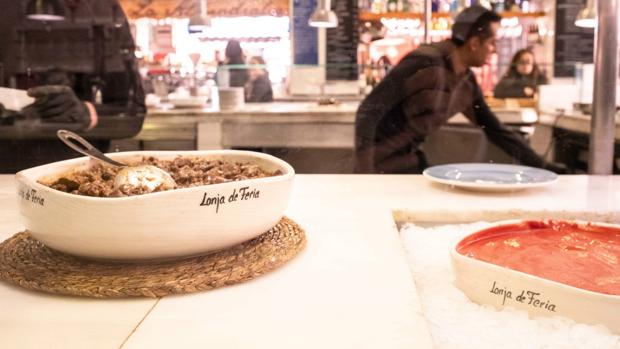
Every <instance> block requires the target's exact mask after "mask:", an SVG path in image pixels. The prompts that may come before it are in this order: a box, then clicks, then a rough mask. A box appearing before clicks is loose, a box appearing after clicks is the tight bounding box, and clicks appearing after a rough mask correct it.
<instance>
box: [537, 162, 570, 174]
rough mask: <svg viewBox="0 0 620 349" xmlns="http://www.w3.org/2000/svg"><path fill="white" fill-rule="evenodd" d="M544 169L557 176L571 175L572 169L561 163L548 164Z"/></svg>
mask: <svg viewBox="0 0 620 349" xmlns="http://www.w3.org/2000/svg"><path fill="white" fill-rule="evenodd" d="M543 168H544V169H545V170H549V171H552V172H555V173H557V174H571V171H570V169H569V168H568V167H566V165H564V164H563V163H561V162H548V163H546V164H545V166H544V167H543Z"/></svg>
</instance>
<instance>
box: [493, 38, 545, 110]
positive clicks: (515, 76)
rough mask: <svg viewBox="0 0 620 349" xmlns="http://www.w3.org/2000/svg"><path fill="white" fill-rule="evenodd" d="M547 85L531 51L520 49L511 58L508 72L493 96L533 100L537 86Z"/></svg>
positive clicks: (496, 87)
mask: <svg viewBox="0 0 620 349" xmlns="http://www.w3.org/2000/svg"><path fill="white" fill-rule="evenodd" d="M547 83H548V80H547V77H546V76H545V74H543V73H542V72H541V71H540V70H539V69H538V65H537V64H536V61H535V60H534V54H533V53H532V51H530V50H529V49H522V50H519V51H517V53H516V54H515V55H514V57H513V58H512V62H511V63H510V67H509V68H508V71H507V72H506V74H504V76H503V77H502V79H501V80H500V81H499V83H498V84H497V86H495V91H494V95H495V98H533V97H534V93H535V92H536V90H537V88H538V85H544V84H547Z"/></svg>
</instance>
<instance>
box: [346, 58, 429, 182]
mask: <svg viewBox="0 0 620 349" xmlns="http://www.w3.org/2000/svg"><path fill="white" fill-rule="evenodd" d="M431 64H432V62H431V60H430V59H428V58H424V57H414V58H405V59H403V61H401V63H399V64H398V65H397V66H395V67H394V68H393V69H392V70H391V71H390V72H389V73H388V75H387V76H386V77H385V78H384V79H383V80H382V81H381V82H380V83H379V85H377V86H376V87H375V88H374V89H373V90H372V92H371V93H370V94H369V95H368V96H367V97H366V98H365V99H364V101H362V103H361V104H360V106H359V108H358V110H357V113H356V116H355V172H356V173H376V172H377V169H376V168H375V163H374V162H375V159H376V158H377V157H382V154H377V151H378V152H379V153H381V152H383V150H382V149H383V148H385V147H386V146H387V147H392V146H393V144H391V143H393V142H397V143H398V142H399V140H400V141H402V140H403V139H404V138H406V137H404V136H406V135H404V134H400V135H397V136H396V138H398V139H392V140H388V143H390V144H389V145H377V144H375V140H376V133H377V132H376V131H377V127H378V126H379V123H380V122H381V120H382V119H383V117H385V116H386V115H387V114H388V113H389V112H390V111H391V110H392V109H394V107H395V106H396V105H398V104H399V103H402V102H403V101H404V100H405V99H406V98H407V97H408V94H409V93H413V92H416V91H414V90H416V89H413V88H408V87H407V86H406V84H407V82H408V81H415V80H418V79H417V77H418V76H417V73H418V72H420V70H421V69H423V68H425V67H428V66H429V65H431ZM423 78H424V77H421V79H423Z"/></svg>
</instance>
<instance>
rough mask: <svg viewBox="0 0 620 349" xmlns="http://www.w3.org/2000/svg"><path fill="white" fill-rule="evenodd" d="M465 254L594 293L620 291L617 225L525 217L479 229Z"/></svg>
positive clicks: (462, 251) (462, 250)
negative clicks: (525, 219)
mask: <svg viewBox="0 0 620 349" xmlns="http://www.w3.org/2000/svg"><path fill="white" fill-rule="evenodd" d="M456 249H457V251H458V252H459V253H460V254H462V255H465V256H468V257H472V258H475V259H478V260H481V261H485V262H489V263H492V264H496V265H499V266H502V267H506V268H510V269H513V270H518V271H521V272H524V273H528V274H531V275H535V276H538V277H542V278H545V279H549V280H553V281H557V282H560V283H563V284H566V285H570V286H574V287H578V288H581V289H585V290H590V291H594V292H599V293H605V294H610V295H620V264H619V263H620V228H612V227H601V226H597V225H594V224H581V225H578V224H576V223H571V222H562V221H524V222H521V223H518V224H509V225H502V226H498V227H493V228H489V229H485V230H482V231H480V232H478V233H475V234H472V235H470V236H468V237H467V238H465V239H463V240H462V241H461V242H460V243H459V244H458V245H457V247H456Z"/></svg>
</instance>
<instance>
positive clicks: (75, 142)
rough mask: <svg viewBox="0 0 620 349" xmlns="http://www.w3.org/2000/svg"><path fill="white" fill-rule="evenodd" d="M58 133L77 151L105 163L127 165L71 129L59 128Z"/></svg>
mask: <svg viewBox="0 0 620 349" xmlns="http://www.w3.org/2000/svg"><path fill="white" fill-rule="evenodd" d="M56 135H57V136H58V138H60V140H61V141H63V142H64V143H65V144H66V145H68V146H69V147H70V148H71V149H73V150H75V151H77V152H78V153H81V154H84V155H87V156H90V157H92V158H95V159H97V160H99V161H103V162H105V163H108V164H111V165H114V166H119V167H126V166H127V165H125V164H123V163H121V162H118V161H114V160H112V159H110V158H109V157H107V156H105V155H103V153H102V152H100V151H99V149H97V148H95V147H94V146H93V145H92V144H90V143H88V141H86V140H85V139H84V138H82V137H80V136H78V135H77V134H75V133H73V132H71V131H67V130H58V132H56Z"/></svg>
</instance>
